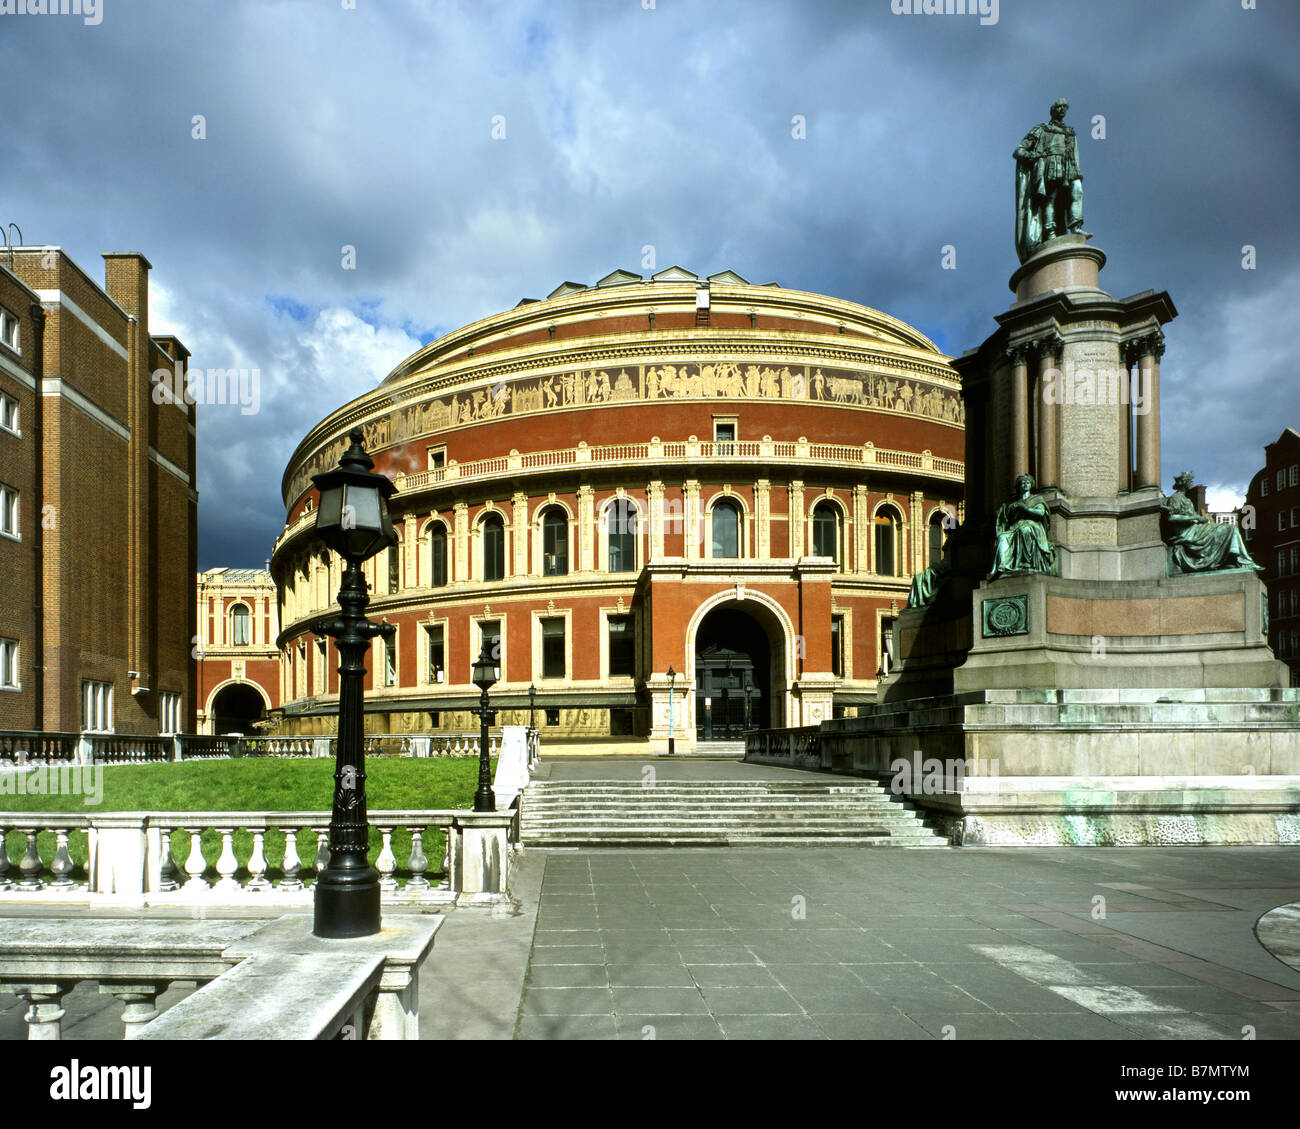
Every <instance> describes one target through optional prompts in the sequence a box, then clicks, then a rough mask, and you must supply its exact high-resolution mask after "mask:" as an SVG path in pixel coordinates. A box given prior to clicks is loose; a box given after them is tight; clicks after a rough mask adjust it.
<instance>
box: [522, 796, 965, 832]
mask: <svg viewBox="0 0 1300 1129" xmlns="http://www.w3.org/2000/svg"><path fill="white" fill-rule="evenodd" d="M522 809H523V810H522V837H523V842H524V845H525V846H526V847H530V846H531V847H688V846H689V847H696V846H698V847H718V846H745V847H770V846H781V845H797V846H819V847H830V846H836V847H848V846H852V847H946V846H948V845H949V844H948V840H947V839H945V838H944V837H943V836H942V835H939V834H936V833H935V832H934V831H932V830H930V828H928V827H926V826H925V824H924V823H922V821H921V817H920V816H919V815H918V814H917V812H916V811H915V809H913V808H911V807H909V806H908V805H906V804H905V803H904V802H903V801H902V800H901V799H898V798H896V797H894V796H893V795H891V794H890V793H889V792H888V791H887V790H886V789H885V788H884V787H882V786H881V785H879V784H877V783H875V782H873V781H869V780H856V779H831V780H824V781H823V780H818V781H812V780H810V781H806V782H805V781H789V782H787V781H772V780H754V781H708V780H673V781H659V782H658V783H656V784H655V785H654V787H649V788H647V787H645V786H643V785H642V784H641V782H639V781H632V780H619V781H615V780H573V781H549V780H536V781H534V782H533V783H531V784H530V785H529V786H528V788H527V789H526V790H525V792H524V794H523V797H522Z"/></svg>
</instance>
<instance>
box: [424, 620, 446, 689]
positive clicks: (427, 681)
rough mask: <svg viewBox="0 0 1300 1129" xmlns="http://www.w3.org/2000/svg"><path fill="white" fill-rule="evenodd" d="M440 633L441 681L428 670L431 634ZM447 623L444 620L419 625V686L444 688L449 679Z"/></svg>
mask: <svg viewBox="0 0 1300 1129" xmlns="http://www.w3.org/2000/svg"><path fill="white" fill-rule="evenodd" d="M435 631H441V632H442V666H441V668H440V672H441V674H442V679H441V681H439V680H438V678H437V677H436V676H435V675H434V672H433V671H431V670H430V669H429V644H430V643H431V642H432V641H433V633H434V632H435ZM447 636H448V630H447V621H446V620H445V619H435V620H430V621H429V622H427V623H422V624H420V685H421V686H446V685H447V683H448V681H449V679H448V678H447Z"/></svg>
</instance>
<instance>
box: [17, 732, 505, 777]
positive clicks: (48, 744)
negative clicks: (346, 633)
mask: <svg viewBox="0 0 1300 1129" xmlns="http://www.w3.org/2000/svg"><path fill="white" fill-rule="evenodd" d="M336 740H337V738H336V737H334V736H333V735H332V734H331V735H326V736H299V737H283V736H276V737H269V736H268V737H262V736H258V737H227V736H218V737H212V736H205V735H196V734H192V733H178V734H175V735H172V736H167V737H149V736H129V735H119V734H116V733H45V732H39V731H35V730H0V770H3V769H6V768H23V767H27V768H34V767H38V766H49V765H62V764H92V765H118V764H155V763H162V762H164V761H194V760H225V759H228V758H231V757H244V756H250V757H321V758H324V757H332V756H333V755H334V742H335V741H336ZM499 745H500V736H499V735H497V734H494V735H492V736H491V737H490V738H489V749H488V751H489V755H491V756H496V755H497V752H498V748H499ZM478 746H479V734H478V733H477V732H474V733H428V734H391V735H388V734H380V733H373V734H369V735H368V736H367V737H366V739H365V751H366V756H368V757H384V756H395V757H476V756H478Z"/></svg>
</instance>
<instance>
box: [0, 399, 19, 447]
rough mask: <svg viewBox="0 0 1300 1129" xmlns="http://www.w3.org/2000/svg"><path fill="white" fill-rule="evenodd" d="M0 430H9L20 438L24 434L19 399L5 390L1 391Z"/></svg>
mask: <svg viewBox="0 0 1300 1129" xmlns="http://www.w3.org/2000/svg"><path fill="white" fill-rule="evenodd" d="M10 420H12V422H10ZM0 431H7V432H8V433H9V434H10V435H17V436H18V437H19V438H20V439H21V438H22V434H23V429H22V424H21V423H20V422H19V418H18V401H17V400H15V399H14V398H13V397H12V396H9V395H7V394H5V393H4V392H0Z"/></svg>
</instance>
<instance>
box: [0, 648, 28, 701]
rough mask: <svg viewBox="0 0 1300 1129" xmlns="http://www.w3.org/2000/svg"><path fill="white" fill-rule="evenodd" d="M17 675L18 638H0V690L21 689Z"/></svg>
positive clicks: (20, 681) (21, 685)
mask: <svg viewBox="0 0 1300 1129" xmlns="http://www.w3.org/2000/svg"><path fill="white" fill-rule="evenodd" d="M22 688H23V684H22V680H21V679H20V678H19V677H18V640H17V639H0V690H21V689H22Z"/></svg>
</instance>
